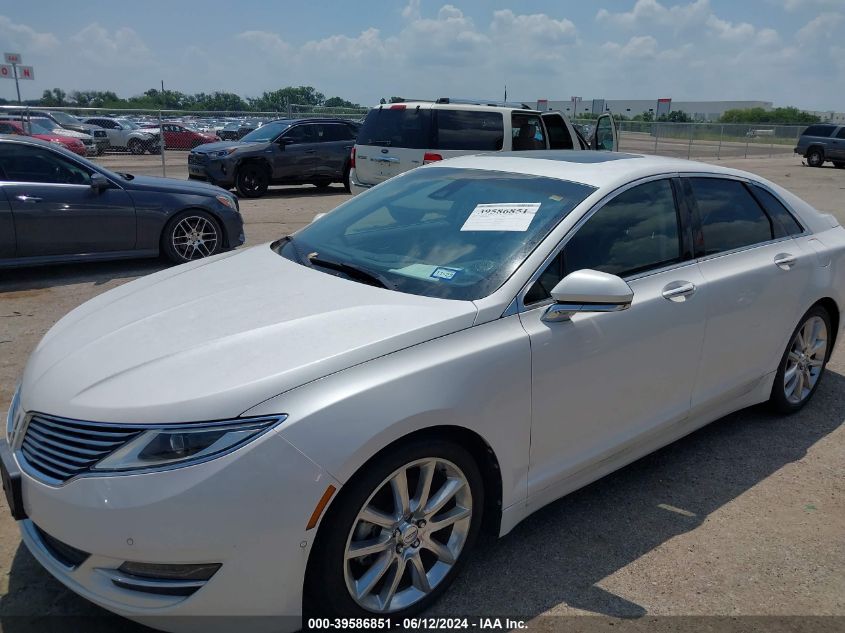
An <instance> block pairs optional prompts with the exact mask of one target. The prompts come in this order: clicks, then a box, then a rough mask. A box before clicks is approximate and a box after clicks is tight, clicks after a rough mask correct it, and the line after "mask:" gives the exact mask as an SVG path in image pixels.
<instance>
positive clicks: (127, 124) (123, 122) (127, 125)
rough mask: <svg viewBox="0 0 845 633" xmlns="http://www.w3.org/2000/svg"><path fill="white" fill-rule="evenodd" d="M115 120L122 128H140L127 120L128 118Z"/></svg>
mask: <svg viewBox="0 0 845 633" xmlns="http://www.w3.org/2000/svg"><path fill="white" fill-rule="evenodd" d="M117 122H118V123H120V125H121V126H122V127H123V129H124V130H138V129H140V128H139V126H138V125H137V124H136V123H134V122H132V121H130V120H128V119H117Z"/></svg>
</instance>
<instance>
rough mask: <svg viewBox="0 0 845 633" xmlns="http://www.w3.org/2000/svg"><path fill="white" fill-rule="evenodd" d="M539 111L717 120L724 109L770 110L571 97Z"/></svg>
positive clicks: (739, 104)
mask: <svg viewBox="0 0 845 633" xmlns="http://www.w3.org/2000/svg"><path fill="white" fill-rule="evenodd" d="M536 107H537V109H538V110H543V111H546V110H560V111H561V112H563V113H565V114H568V115H569V116H571V117H574V118H578V116H583V115H584V114H589V113H593V114H601V113H602V112H606V111H607V112H612V113H614V114H622V115H624V116H626V117H628V118H631V117H634V116H636V115H638V114H644V113H646V112H651V113H652V114H653V115H654V116H660V115H661V114H669V112H671V111H672V110H681V111H683V112H685V113H686V114H688V115H689V116H690V117H692V118H693V119H694V120H696V121H716V120H718V118H719V117H720V116H722V114H724V113H725V111H727V110H735V109H740V110H745V109H747V108H763V109H764V110H771V109H772V102H771V101H674V100H672V99H582V98H580V97H573V98H571V99H569V100H568V101H550V100H548V99H539V100H537V102H536Z"/></svg>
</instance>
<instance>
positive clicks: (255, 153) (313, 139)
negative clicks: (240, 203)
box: [188, 119, 358, 198]
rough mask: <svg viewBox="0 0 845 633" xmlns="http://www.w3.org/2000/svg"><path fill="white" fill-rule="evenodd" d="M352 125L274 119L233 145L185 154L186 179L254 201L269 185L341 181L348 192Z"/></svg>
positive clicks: (354, 126) (341, 121) (339, 121)
mask: <svg viewBox="0 0 845 633" xmlns="http://www.w3.org/2000/svg"><path fill="white" fill-rule="evenodd" d="M357 134H358V124H357V123H354V122H352V121H347V120H345V119H278V120H276V121H270V122H269V123H265V124H264V125H262V126H261V127H259V128H258V129H257V130H253V131H252V132H250V133H249V134H247V135H246V136H244V137H243V138H242V139H241V140H239V141H221V142H219V143H207V144H205V145H201V146H200V147H197V148H196V149H194V150H192V151H191V153H190V154H189V155H188V174H189V176H190V177H191V178H194V179H198V180H207V181H209V182H211V183H213V184H215V185H218V186H220V187H223V188H225V189H231V188H233V187H234V188H236V189H237V191H238V195H240V196H242V197H245V198H258V197H260V196H263V195H264V194H265V193H266V192H267V188H268V187H269V186H270V185H292V184H313V185H316V186H317V187H320V188H325V187H328V186H329V185H330V184H332V183H333V182H341V183H343V184H344V186H345V187H346V188H347V191H348V190H349V155H350V151H351V150H352V147H353V146H354V144H355V137H356V136H357Z"/></svg>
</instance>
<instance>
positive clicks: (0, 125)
mask: <svg viewBox="0 0 845 633" xmlns="http://www.w3.org/2000/svg"><path fill="white" fill-rule="evenodd" d="M30 125H31V126H32V128H31V129H32V131H33V132H34V134H27V133H26V130H25V129H24V127H23V125H21V124H20V123H19V122H18V121H0V134H17V135H18V136H31V137H33V138H40V139H41V140H42V141H49V142H51V143H56V144H58V145H61V146H62V147H64V148H65V149H69V150H70V151H71V152H73V153H74V154H79V155H80V156H85V155H87V150H86V149H85V144H84V143H83V142H82V141H80V140H79V139H78V138H73V137H72V136H62V135H60V134H56V133H55V132H53V131H52V130H48V129H47V128H45V127H42V126H41V125H39V124H38V123H36V122H35V121H30Z"/></svg>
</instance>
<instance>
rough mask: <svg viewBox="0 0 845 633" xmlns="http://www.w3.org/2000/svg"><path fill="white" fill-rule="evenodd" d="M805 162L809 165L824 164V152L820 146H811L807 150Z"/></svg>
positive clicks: (817, 165)
mask: <svg viewBox="0 0 845 633" xmlns="http://www.w3.org/2000/svg"><path fill="white" fill-rule="evenodd" d="M807 164H808V165H809V166H810V167H821V166H822V165H824V152H823V151H822V150H821V148H820V147H812V148H810V150H809V151H808V152H807Z"/></svg>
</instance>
